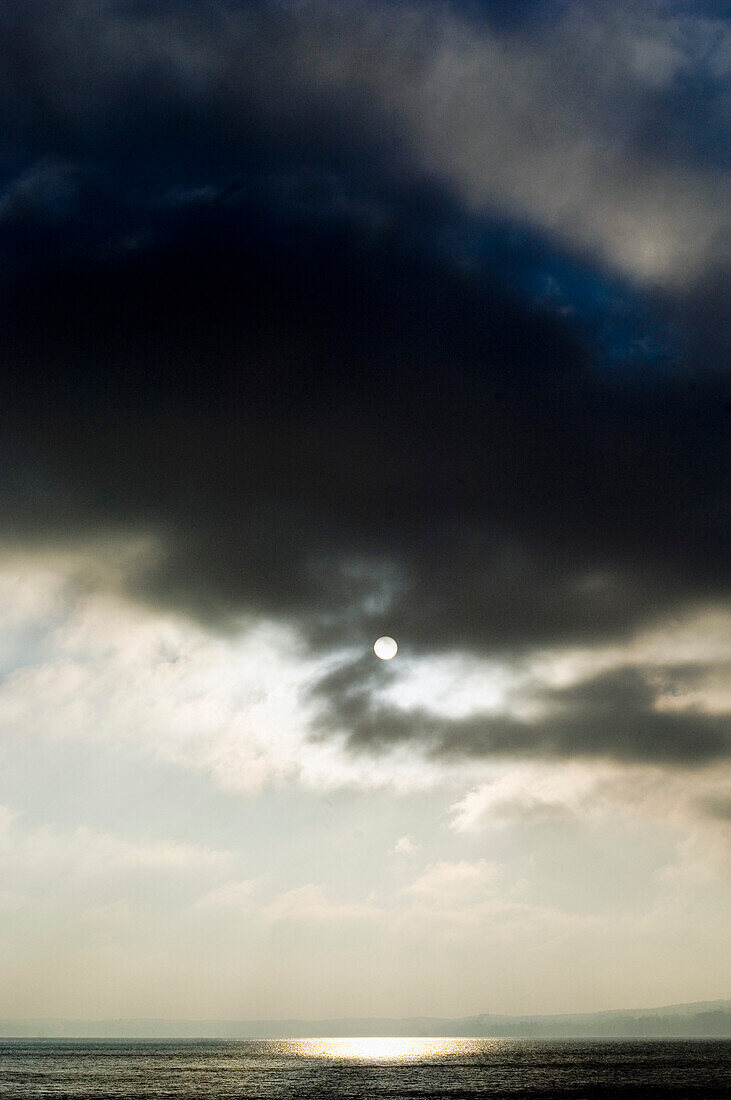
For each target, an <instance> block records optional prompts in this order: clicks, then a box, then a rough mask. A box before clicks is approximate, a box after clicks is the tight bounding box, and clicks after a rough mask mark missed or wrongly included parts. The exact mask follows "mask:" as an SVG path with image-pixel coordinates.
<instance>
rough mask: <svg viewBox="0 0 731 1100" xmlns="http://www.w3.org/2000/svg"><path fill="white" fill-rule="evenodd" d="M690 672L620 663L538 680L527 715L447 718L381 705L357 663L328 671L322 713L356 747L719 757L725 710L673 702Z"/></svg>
mask: <svg viewBox="0 0 731 1100" xmlns="http://www.w3.org/2000/svg"><path fill="white" fill-rule="evenodd" d="M684 672H685V670H680V673H679V672H678V670H676V669H673V668H662V667H661V668H659V669H658V668H654V669H652V675H648V673H647V671H646V670H644V669H642V668H637V667H634V666H619V667H615V668H612V669H610V670H608V671H601V672H598V673H595V674H594V675H590V676H587V677H582V678H581V679H579V680H578V681H576V682H574V683H571V684H569V685H565V686H562V687H549V686H546V685H542V686H540V687H539V686H537V685H536V686H535V687H534V689H533V692H532V697H531V699H530V703H531V704H532V705H533V706H532V709H533V713H532V714H528V715H527V716H522V715H521V714H520V713H517V714H516V713H511V712H510V711H509V710H508V711H502V712H497V713H495V712H488V713H480V712H479V710H477V711H476V712H475V713H473V714H471V715H469V716H467V717H457V718H453V719H450V718H446V717H441V716H439V715H435V714H433V713H430V712H429V711H428V710H426V709H423V708H411V709H401V708H398V707H396V706H394V705H393V704H391V705H381V704H379V700H378V697H377V695H375V697H374V693H373V691H372V689H371V684H372V680H373V674H372V673H371V672H367V671H364V670H363V667H362V666H361V664H360V663H357V664H355V665H351V666H344V667H343V668H341V669H340V670H338V671H336V672H334V673H331V674H329V675H328V676H327V677H326V678H325V679H324V681H322V682H321V683H320V685H319V688H318V691H319V693H320V694H322V695H324V696H325V697H326V698H327V699H328V701H329V704H330V713H329V715H328V717H327V718H326V720H325V721H326V723H327V724H328V725H330V726H331V727H332V728H334V729H341V730H343V731H347V733H348V735H349V737H350V740H351V743H352V744H353V746H354V747H355V748H370V749H372V750H374V751H378V749H379V747H380V746H382V745H383V746H388V745H389V744H392V743H408V742H417V743H421V744H423V745H426V746H428V748H429V749H430V751H431V752H432V753H436V754H439V755H444V756H448V757H459V756H461V755H467V756H477V757H479V756H506V755H515V756H519V757H520V756H525V755H535V756H540V757H545V758H550V757H553V756H566V757H571V756H579V757H581V756H584V757H591V756H594V757H606V758H613V759H618V760H625V761H646V762H655V761H659V762H663V763H665V764H671V765H672V764H686V765H693V764H699V763H705V762H707V761H713V760H717V759H723V758H724V757H727V756H728V754H729V748H730V746H731V725H730V723H729V716H728V712H727V710H726V709H725V708H722V710H721V713H716V712H715V711H714V709H713V708H709V711H708V712H707V711H704V710H702V709H699V708H698V707H696V706H693V700H692V697H691V700H690V705H687V704H686V705H685V706H673V705H668V703H667V697H668V696H670V697H671V698H672V691H673V688H672V685H673V683H674V682H675V681H677V680H679V679H680V678H681V676H682V675H683V673H684ZM681 683H682V680H681ZM682 692H683V688H682V687H681V688H680V689H679V694H680V695H681V697H682Z"/></svg>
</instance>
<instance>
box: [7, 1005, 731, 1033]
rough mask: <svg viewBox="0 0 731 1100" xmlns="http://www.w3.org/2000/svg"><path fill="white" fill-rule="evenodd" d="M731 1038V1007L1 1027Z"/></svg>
mask: <svg viewBox="0 0 731 1100" xmlns="http://www.w3.org/2000/svg"><path fill="white" fill-rule="evenodd" d="M374 1035H393V1036H406V1035H409V1036H411V1035H418V1036H425V1037H429V1036H440V1035H450V1036H464V1037H475V1038H479V1037H504V1038H533V1039H568V1038H586V1039H598V1038H616V1039H620V1038H628V1039H634V1038H648V1039H649V1038H667V1039H671V1038H672V1039H675V1038H679V1039H700V1038H723V1039H731V1001H699V1002H696V1003H695V1004H682V1005H667V1006H665V1007H663V1008H646V1009H617V1010H614V1011H611V1012H592V1013H576V1014H564V1015H553V1016H540V1015H536V1016H498V1015H481V1016H465V1017H462V1018H460V1019H449V1018H446V1017H434V1016H411V1017H407V1018H405V1019H386V1018H362V1017H355V1018H347V1019H337V1020H152V1019H135V1020H64V1019H58V1018H54V1019H46V1020H0V1036H2V1037H3V1038H48V1039H57V1038H68V1039H70V1038H84V1039H86V1038H120V1039H128V1038H141V1039H166V1038H169V1039H245V1038H249V1039H284V1038H293V1039H296V1038H309V1037H317V1036H319V1037H325V1036H332V1037H343V1036H374Z"/></svg>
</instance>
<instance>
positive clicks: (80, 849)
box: [0, 807, 231, 887]
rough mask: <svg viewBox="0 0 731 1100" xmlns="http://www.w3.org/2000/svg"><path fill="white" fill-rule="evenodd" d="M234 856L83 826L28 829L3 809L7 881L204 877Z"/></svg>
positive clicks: (1, 850) (0, 836) (1, 848)
mask: <svg viewBox="0 0 731 1100" xmlns="http://www.w3.org/2000/svg"><path fill="white" fill-rule="evenodd" d="M230 858H231V853H230V852H225V851H220V850H216V849H211V848H207V847H204V846H202V845H196V844H181V843H180V842H178V841H172V840H144V841H137V840H130V839H128V838H125V837H121V836H117V835H114V834H111V833H104V832H98V831H95V830H93V829H89V828H87V827H86V826H79V827H77V828H76V829H73V830H71V831H69V832H59V831H56V830H54V829H51V828H49V827H46V826H34V827H28V826H25V825H24V824H23V822H22V820H21V819H20V818H19V817H16V816H15V815H13V814H11V812H10V811H9V810H8V809H7V807H0V865H2V867H3V869H4V873H5V874H6V875H7V876H8V878H12V879H13V880H15V881H23V882H28V883H35V884H36V885H37V884H38V882H41V883H46V884H47V883H49V882H50V881H54V882H56V883H57V886H59V887H62V886H63V883H64V881H66V880H68V879H69V878H72V879H74V880H78V879H82V880H86V881H89V880H94V879H96V880H99V881H103V880H107V879H108V880H111V881H117V882H119V881H125V879H129V877H130V876H136V875H142V876H145V875H148V874H150V873H154V874H165V875H172V876H175V875H183V876H187V875H190V874H195V875H197V874H200V873H201V872H209V871H211V870H214V871H220V870H221V869H223V868H225V866H226V864H227V863H228V861H229V860H230Z"/></svg>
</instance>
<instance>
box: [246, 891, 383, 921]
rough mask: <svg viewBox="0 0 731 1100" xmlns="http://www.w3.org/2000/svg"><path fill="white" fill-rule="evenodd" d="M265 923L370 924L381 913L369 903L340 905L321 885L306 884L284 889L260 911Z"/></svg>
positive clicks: (345, 903)
mask: <svg viewBox="0 0 731 1100" xmlns="http://www.w3.org/2000/svg"><path fill="white" fill-rule="evenodd" d="M262 913H263V915H264V917H265V918H266V919H267V920H268V921H272V922H274V923H278V922H280V921H294V922H297V923H299V922H302V923H305V924H329V923H330V922H333V921H334V922H337V923H339V922H341V921H370V920H374V919H376V918H378V917H380V916H381V914H382V910H381V909H380V908H379V907H378V906H376V905H374V904H372V903H371V902H341V901H334V900H332V899H331V898H330V897H328V895H327V893H326V892H325V890H324V889H323V887H322V886H318V885H317V884H315V883H308V884H307V885H306V886H298V887H295V889H293V890H287V891H286V892H285V893H283V894H280V895H279V897H277V898H275V899H274V901H272V902H270V903H269V904H268V905H266V906H264V908H263V909H262Z"/></svg>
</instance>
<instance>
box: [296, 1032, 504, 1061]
mask: <svg viewBox="0 0 731 1100" xmlns="http://www.w3.org/2000/svg"><path fill="white" fill-rule="evenodd" d="M480 1042H482V1044H483V1045H484V1040H475V1039H447V1038H444V1039H423V1038H416V1037H408V1038H399V1037H397V1036H378V1037H371V1036H367V1037H358V1038H352V1039H290V1040H289V1041H288V1047H289V1049H290V1050H291V1051H292V1053H293V1054H298V1055H300V1056H301V1057H303V1058H333V1059H343V1060H345V1061H351V1062H421V1061H428V1060H429V1059H432V1058H448V1057H450V1056H454V1055H458V1054H467V1053H470V1052H471V1051H472V1050H474V1047H475V1044H476V1043H480Z"/></svg>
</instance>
